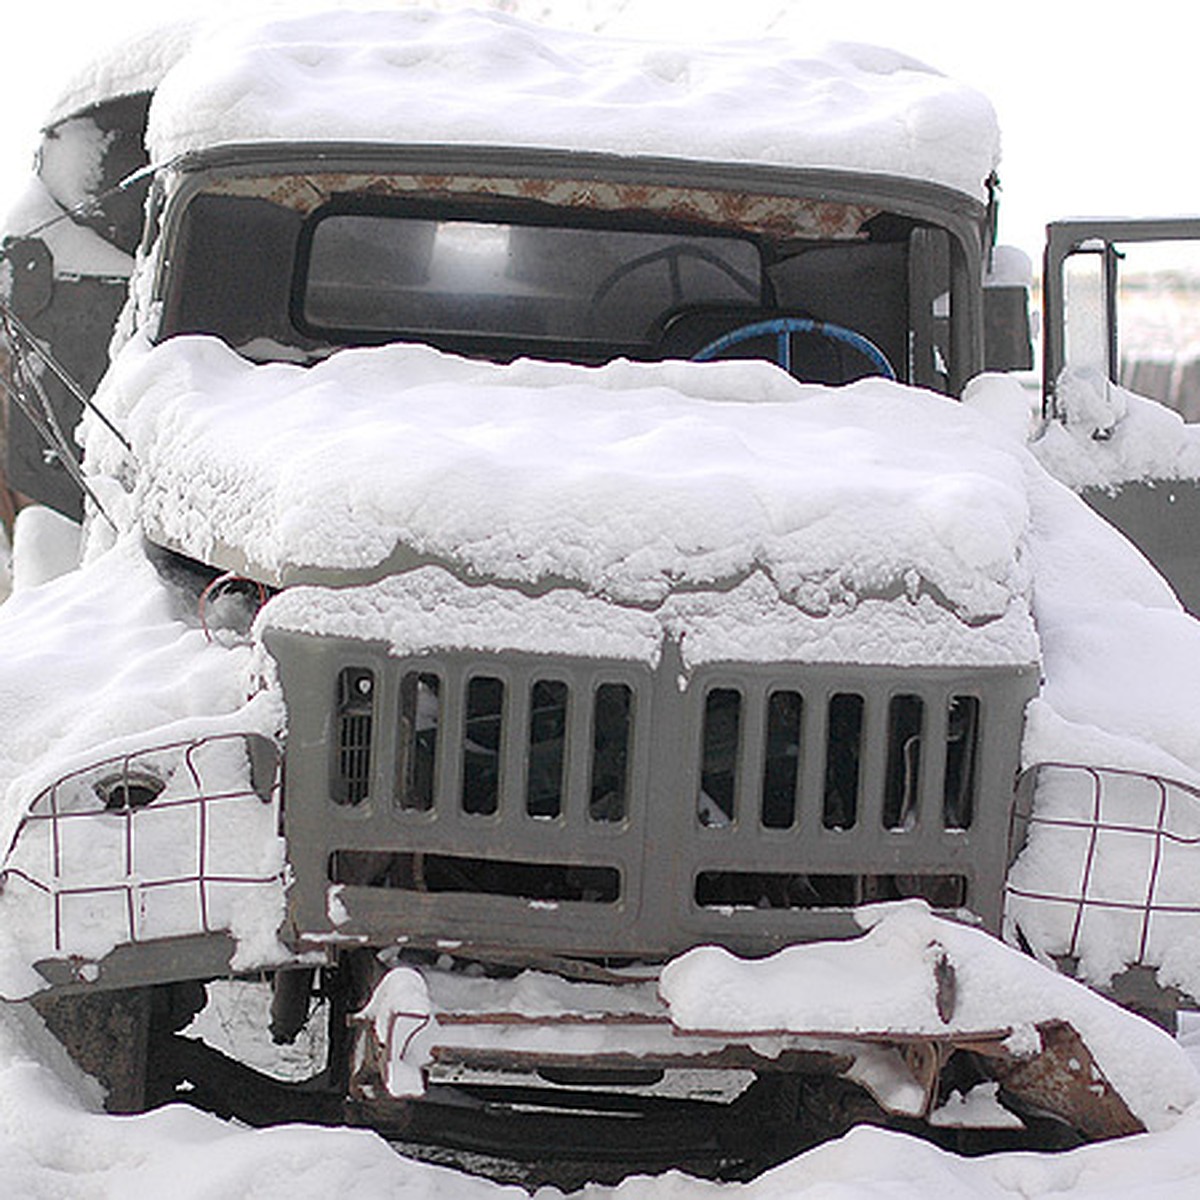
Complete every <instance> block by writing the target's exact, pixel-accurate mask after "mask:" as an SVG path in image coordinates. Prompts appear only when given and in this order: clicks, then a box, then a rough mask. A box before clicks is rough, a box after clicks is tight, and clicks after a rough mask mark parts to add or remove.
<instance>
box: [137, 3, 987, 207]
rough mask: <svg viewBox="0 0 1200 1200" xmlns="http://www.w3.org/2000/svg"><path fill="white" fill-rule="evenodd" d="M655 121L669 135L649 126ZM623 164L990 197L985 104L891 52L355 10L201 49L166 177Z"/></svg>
mask: <svg viewBox="0 0 1200 1200" xmlns="http://www.w3.org/2000/svg"><path fill="white" fill-rule="evenodd" d="M647 111H653V112H654V120H653V121H647V120H646V113H647ZM287 140H292V141H296V140H303V141H356V142H363V141H374V142H391V143H396V144H401V145H404V144H407V145H420V144H435V145H436V144H448V143H450V144H452V143H463V144H476V145H487V146H504V145H508V146H532V147H540V148H554V149H565V150H574V149H583V150H589V151H608V152H612V153H617V154H623V155H639V156H645V155H651V156H670V157H677V158H678V157H682V158H687V159H690V160H694V161H706V162H714V161H727V162H735V163H746V162H753V163H767V164H779V165H786V166H802V167H832V168H843V169H850V170H859V171H872V172H879V173H885V174H891V175H898V176H903V177H906V178H910V179H919V180H932V181H934V182H937V183H942V184H944V185H946V186H948V187H952V188H955V189H957V190H959V191H962V192H966V193H967V194H968V195H971V196H974V197H976V198H978V199H984V198H985V186H984V181H985V180H986V179H987V177H988V176H989V175H990V174H991V173H992V171H993V169H994V168H995V165H996V162H997V159H998V157H999V134H998V131H997V125H996V118H995V113H994V112H993V110H992V107H991V104H990V103H989V102H988V101H987V99H986V98H985V97H984V96H982V95H981V94H980V93H979V92H977V91H975V90H973V89H972V88H970V87H967V86H965V85H963V84H960V83H956V82H954V81H952V80H950V79H947V78H946V77H945V76H943V75H941V74H939V73H937V72H936V71H934V70H932V69H930V68H929V67H927V66H925V65H924V64H922V63H920V62H917V61H916V60H914V59H911V58H908V57H906V56H905V55H902V54H899V53H896V52H894V51H891V50H884V49H880V48H877V47H872V46H863V45H855V44H837V45H833V46H829V47H826V48H824V49H820V50H816V51H814V52H811V53H809V54H804V53H802V52H800V51H798V50H797V48H796V47H795V46H793V45H790V44H789V43H787V42H784V41H782V40H772V39H764V40H762V41H759V42H751V41H743V42H737V43H734V44H731V45H728V46H714V45H711V44H710V45H703V46H689V45H688V44H687V43H686V41H681V42H680V43H679V44H676V45H672V46H671V47H665V46H662V45H653V44H647V43H644V42H637V41H624V40H619V39H613V38H604V37H596V36H587V35H582V34H579V33H573V32H567V31H565V30H549V29H545V28H536V27H534V26H531V25H529V24H527V23H525V22H523V21H521V20H519V19H517V18H514V17H509V16H506V15H502V14H499V13H496V12H490V13H480V12H470V11H458V12H453V13H437V12H430V11H421V10H415V11H414V10H410V9H406V10H402V11H399V12H374V13H358V12H345V13H341V14H339V16H338V19H337V21H336V22H335V23H334V24H332V25H331V24H330V22H329V20H328V17H327V16H318V17H297V18H292V19H281V20H278V21H276V22H273V23H269V24H265V25H264V24H261V23H260V22H259V23H255V24H253V25H239V24H233V25H230V26H225V27H218V28H216V29H215V30H213V31H211V32H210V33H209V34H208V36H199V37H197V38H196V39H195V41H194V42H193V44H192V46H191V48H190V49H189V51H188V52H187V53H186V54H185V55H183V57H182V58H181V59H180V60H179V61H178V62H177V63H176V64H175V65H174V67H172V68H171V69H170V70H169V71H168V72H167V73H166V74H165V76H164V77H163V79H162V82H161V84H160V85H159V89H158V92H157V94H156V96H155V100H154V104H153V108H152V110H151V116H150V129H149V133H148V138H147V141H148V145H149V147H150V150H151V155H152V157H153V159H154V161H156V162H165V161H167V160H169V159H171V158H173V157H174V156H176V155H179V154H182V153H185V152H186V151H189V150H198V149H203V148H205V147H209V146H213V145H220V144H228V143H235V142H260V141H287Z"/></svg>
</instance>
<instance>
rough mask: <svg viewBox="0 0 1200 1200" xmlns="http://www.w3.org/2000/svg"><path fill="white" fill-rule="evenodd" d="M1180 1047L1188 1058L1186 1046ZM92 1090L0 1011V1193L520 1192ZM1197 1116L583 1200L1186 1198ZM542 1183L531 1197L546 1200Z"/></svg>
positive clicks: (656, 1185) (346, 1146)
mask: <svg viewBox="0 0 1200 1200" xmlns="http://www.w3.org/2000/svg"><path fill="white" fill-rule="evenodd" d="M1193 1053H1194V1051H1193ZM97 1108H98V1096H97V1093H96V1089H95V1087H94V1086H90V1085H89V1083H88V1081H87V1080H85V1079H83V1078H81V1077H80V1076H79V1075H78V1072H76V1071H74V1070H73V1069H72V1068H70V1066H69V1064H67V1063H65V1062H63V1061H62V1056H61V1052H60V1051H58V1048H57V1046H56V1045H55V1044H54V1043H53V1042H52V1041H51V1040H50V1039H49V1037H48V1035H47V1034H46V1032H45V1030H44V1028H42V1027H41V1026H40V1022H38V1021H37V1019H36V1018H34V1017H33V1016H32V1015H31V1014H30V1013H29V1012H28V1010H26V1009H23V1008H16V1007H13V1006H5V1007H3V1008H0V1186H2V1188H3V1191H4V1194H5V1195H7V1196H13V1197H21V1198H22V1200H65V1198H67V1197H70V1200H79V1198H88V1200H92V1198H95V1200H102V1198H105V1200H107V1198H111V1200H117V1198H119V1197H126V1196H150V1195H158V1194H169V1195H171V1196H172V1197H174V1198H175V1200H241V1198H246V1200H250V1198H251V1197H253V1200H276V1198H277V1200H328V1197H330V1196H334V1195H347V1196H354V1197H355V1200H401V1198H403V1200H493V1198H495V1200H499V1198H500V1197H510V1198H517V1197H521V1196H523V1195H525V1193H524V1192H523V1191H522V1190H521V1189H519V1188H515V1187H513V1186H500V1185H497V1184H492V1183H490V1182H487V1181H484V1180H479V1179H476V1178H474V1177H468V1176H464V1175H462V1174H460V1173H457V1172H454V1171H451V1170H448V1169H446V1168H441V1167H433V1166H428V1165H425V1164H421V1163H416V1162H412V1161H410V1160H407V1159H404V1158H402V1157H400V1156H398V1155H396V1154H395V1153H394V1152H393V1151H392V1150H391V1149H390V1148H388V1147H387V1145H386V1144H385V1143H384V1142H383V1141H382V1140H380V1139H378V1138H376V1137H375V1136H374V1135H373V1134H370V1133H366V1132H362V1131H350V1130H330V1129H318V1128H313V1127H307V1126H286V1127H280V1128H275V1129H269V1130H247V1129H244V1128H241V1127H239V1126H237V1125H234V1124H230V1123H227V1122H223V1121H219V1120H217V1119H216V1118H213V1117H209V1116H206V1115H204V1114H201V1113H198V1112H195V1111H193V1110H190V1109H187V1108H186V1107H182V1106H171V1107H170V1108H166V1109H161V1110H159V1111H157V1112H153V1113H149V1114H146V1115H143V1116H134V1117H111V1116H105V1115H103V1114H101V1113H100V1112H98V1110H97ZM1198 1145H1200V1110H1198V1109H1195V1108H1193V1109H1191V1110H1189V1111H1188V1113H1186V1114H1185V1115H1184V1116H1183V1118H1182V1119H1181V1120H1180V1121H1179V1122H1178V1123H1177V1124H1176V1125H1175V1126H1174V1127H1173V1128H1172V1129H1169V1130H1167V1131H1165V1132H1163V1133H1154V1134H1144V1135H1141V1136H1138V1137H1133V1138H1127V1139H1123V1140H1121V1141H1117V1142H1110V1143H1105V1144H1097V1145H1092V1146H1088V1147H1084V1148H1082V1149H1079V1150H1074V1151H1071V1152H1069V1153H1065V1154H1057V1155H1039V1154H998V1155H993V1156H990V1157H986V1158H976V1159H964V1158H960V1157H957V1156H955V1155H953V1154H949V1153H947V1152H945V1151H942V1150H939V1149H937V1148H936V1147H934V1146H932V1145H929V1144H927V1143H924V1142H921V1141H919V1140H916V1139H913V1138H910V1137H907V1136H905V1135H902V1134H897V1133H891V1132H887V1131H883V1130H878V1129H873V1128H867V1127H862V1128H858V1129H855V1130H853V1131H851V1132H850V1133H849V1134H847V1135H846V1136H845V1137H843V1138H840V1139H838V1140H837V1141H834V1142H830V1143H827V1144H826V1145H823V1146H820V1147H818V1148H817V1149H815V1150H812V1151H809V1152H808V1153H806V1154H803V1155H801V1156H799V1157H798V1158H796V1159H794V1160H792V1161H790V1162H787V1163H784V1164H782V1165H781V1166H779V1167H776V1168H775V1169H774V1170H772V1171H770V1172H768V1173H766V1174H765V1175H763V1176H761V1177H760V1178H759V1179H757V1180H755V1181H754V1182H752V1183H750V1184H746V1185H741V1184H725V1185H721V1184H713V1183H708V1182H703V1181H698V1180H694V1179H690V1178H688V1177H686V1176H684V1175H682V1174H680V1173H678V1172H672V1173H668V1174H666V1175H663V1176H660V1177H657V1178H648V1177H638V1178H632V1179H629V1180H626V1181H625V1182H624V1183H622V1184H621V1185H620V1186H618V1187H603V1186H599V1185H590V1186H588V1187H587V1188H585V1189H583V1190H582V1192H580V1193H578V1195H579V1196H581V1197H585V1198H586V1200H713V1198H714V1197H729V1198H730V1200H733V1198H734V1197H737V1198H738V1200H798V1198H802V1197H814V1198H816V1197H820V1198H821V1200H831V1198H832V1200H851V1198H854V1200H858V1198H864V1200H865V1198H867V1197H878V1196H880V1195H887V1196H889V1197H893V1198H895V1200H907V1198H909V1197H911V1198H912V1200H926V1198H927V1197H928V1196H930V1195H938V1194H942V1195H947V1196H972V1197H982V1198H984V1200H1018V1198H1019V1200H1028V1198H1029V1197H1034V1196H1045V1195H1055V1196H1061V1197H1069V1198H1070V1200H1125V1198H1127V1197H1129V1196H1132V1195H1137V1196H1139V1197H1142V1196H1144V1197H1148V1198H1151V1200H1158V1198H1162V1200H1168V1198H1170V1200H1184V1198H1187V1197H1191V1196H1194V1195H1196V1194H1197V1192H1198V1191H1200V1151H1198V1150H1197V1146H1198ZM560 1194H561V1193H560V1192H559V1191H558V1190H557V1189H554V1188H550V1187H546V1188H543V1189H541V1191H539V1193H538V1197H539V1198H540V1200H557V1198H558V1197H559V1196H560Z"/></svg>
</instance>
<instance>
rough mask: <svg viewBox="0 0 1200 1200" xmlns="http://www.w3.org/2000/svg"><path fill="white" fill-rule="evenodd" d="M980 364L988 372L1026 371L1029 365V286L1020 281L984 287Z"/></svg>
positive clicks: (1030, 346)
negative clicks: (981, 360) (981, 363)
mask: <svg viewBox="0 0 1200 1200" xmlns="http://www.w3.org/2000/svg"><path fill="white" fill-rule="evenodd" d="M983 363H984V368H985V370H988V371H1029V370H1031V369H1032V368H1033V329H1032V325H1031V322H1030V319H1029V289H1028V288H1027V287H1026V286H1025V285H1024V284H1023V283H1002V284H988V285H987V286H985V287H984V289H983Z"/></svg>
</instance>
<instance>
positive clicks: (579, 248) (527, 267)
mask: <svg viewBox="0 0 1200 1200" xmlns="http://www.w3.org/2000/svg"><path fill="white" fill-rule="evenodd" d="M763 300H764V296H763V272H762V265H761V260H760V256H759V250H758V247H757V245H756V244H755V243H754V242H753V241H751V240H749V239H746V238H738V237H728V236H715V235H712V236H706V235H699V236H698V235H696V234H693V233H690V232H689V233H688V234H686V235H684V234H680V233H675V232H659V231H654V232H647V231H644V230H628V229H611V228H604V227H599V226H589V227H584V228H570V227H566V228H564V227H562V226H553V225H546V224H530V225H522V224H515V223H514V224H501V223H495V222H484V221H474V220H434V219H428V218H421V217H410V216H396V215H390V214H389V215H379V214H364V213H340V214H339V213H332V214H329V215H326V216H324V217H320V218H319V219H318V220H317V221H316V222H315V223H314V225H313V228H312V238H311V242H310V245H309V254H308V261H307V269H306V270H305V271H304V276H303V283H302V298H301V302H300V314H299V316H300V323H301V324H302V325H303V326H305V327H306V328H307V331H309V332H312V333H320V334H325V335H330V334H338V333H351V334H356V333H362V334H372V333H388V334H393V335H418V336H422V337H428V336H443V337H458V336H469V337H483V338H487V337H496V338H502V337H514V336H515V337H518V338H520V339H522V340H525V339H533V340H541V339H545V340H550V341H556V342H567V341H569V342H573V343H580V342H584V343H593V344H600V345H630V346H638V345H648V344H649V343H651V342H652V341H653V340H654V339H655V337H656V336H657V334H658V332H659V330H660V328H661V320H662V318H663V317H664V315H665V314H668V313H670V312H671V311H672V310H673V309H678V308H679V307H680V306H681V305H684V304H688V305H695V304H698V303H700V304H703V303H713V304H722V303H740V304H747V305H759V304H762V303H763Z"/></svg>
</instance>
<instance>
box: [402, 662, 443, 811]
mask: <svg viewBox="0 0 1200 1200" xmlns="http://www.w3.org/2000/svg"><path fill="white" fill-rule="evenodd" d="M399 724H400V728H399V758H398V761H397V764H396V802H397V803H398V804H399V806H400V807H401V808H407V809H412V810H415V811H417V812H428V811H429V810H430V809H431V808H432V807H433V802H434V796H435V794H436V787H437V766H438V741H439V737H440V731H441V726H442V681H441V679H440V678H439V676H437V675H435V674H432V673H429V672H418V671H407V672H405V674H404V676H403V677H402V678H401V680H400V722H399Z"/></svg>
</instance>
